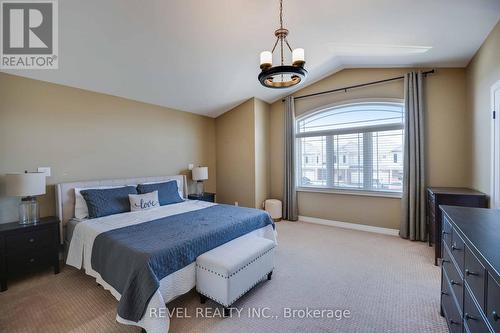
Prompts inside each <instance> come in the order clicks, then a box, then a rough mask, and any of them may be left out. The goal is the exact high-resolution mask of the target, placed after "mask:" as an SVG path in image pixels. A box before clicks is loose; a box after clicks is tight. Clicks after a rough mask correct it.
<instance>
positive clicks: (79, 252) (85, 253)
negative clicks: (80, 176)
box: [66, 200, 276, 333]
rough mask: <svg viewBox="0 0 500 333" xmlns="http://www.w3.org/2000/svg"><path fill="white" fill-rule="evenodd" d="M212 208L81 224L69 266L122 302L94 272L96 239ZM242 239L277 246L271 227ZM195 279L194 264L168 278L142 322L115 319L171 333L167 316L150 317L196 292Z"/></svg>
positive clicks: (174, 208) (177, 207)
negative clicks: (91, 279) (122, 230)
mask: <svg viewBox="0 0 500 333" xmlns="http://www.w3.org/2000/svg"><path fill="white" fill-rule="evenodd" d="M213 205H215V204H213V203H209V202H204V201H196V200H187V201H184V202H181V203H178V204H172V205H166V206H161V207H159V208H157V209H152V210H146V211H139V212H129V213H123V214H116V215H110V216H105V217H100V218H96V219H91V220H85V221H82V222H80V223H78V224H77V225H76V226H75V229H74V231H73V237H72V238H71V242H70V246H69V251H68V257H67V259H66V264H68V265H71V266H74V267H76V268H78V269H80V268H83V269H84V270H85V273H87V274H88V275H90V276H92V277H94V278H95V279H96V281H97V282H98V283H99V284H100V285H102V286H103V287H104V288H105V289H106V290H109V291H110V292H111V294H112V295H113V296H114V297H115V298H116V299H117V300H120V297H121V295H120V293H118V292H117V291H116V290H115V289H114V288H113V287H112V286H110V285H109V284H107V283H106V282H105V281H104V280H103V279H102V278H101V276H100V275H99V273H97V272H96V271H94V270H93V269H92V265H91V258H92V246H93V244H94V240H95V239H96V237H97V236H98V235H99V234H101V233H103V232H106V231H110V230H113V229H117V228H122V227H125V226H130V225H134V224H138V223H143V222H147V221H152V220H155V219H159V218H162V217H166V216H171V215H176V214H180V213H185V212H189V211H194V210H198V209H203V208H206V207H210V206H213ZM241 237H264V238H267V239H270V240H272V241H274V242H276V232H275V231H274V229H273V228H272V226H271V225H268V226H266V227H264V228H261V229H258V230H255V231H253V232H251V233H249V234H246V235H244V236H241ZM195 277H196V274H195V264H194V263H192V264H190V265H188V266H186V267H184V268H182V269H180V270H178V271H176V272H174V273H172V274H170V275H168V276H166V277H165V278H163V279H162V280H161V281H160V287H159V288H158V290H157V291H156V293H155V294H154V295H153V297H151V300H150V301H149V304H148V308H147V310H146V312H145V315H144V317H143V318H142V319H141V320H140V321H139V322H137V323H136V322H132V321H129V320H126V319H123V318H121V317H120V316H118V315H117V316H116V320H117V321H118V322H120V323H122V324H127V325H135V326H139V327H142V328H144V329H145V330H146V331H147V332H148V333H157V332H158V333H160V332H162V333H165V332H168V328H169V319H168V316H165V317H164V318H153V317H150V316H149V314H150V313H151V310H152V309H160V308H165V303H168V302H170V301H171V300H172V299H174V298H176V297H178V296H180V295H182V294H185V293H187V292H188V291H189V290H191V289H192V288H194V286H195ZM153 311H154V310H153ZM155 313H157V312H155Z"/></svg>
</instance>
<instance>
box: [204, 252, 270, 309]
mask: <svg viewBox="0 0 500 333" xmlns="http://www.w3.org/2000/svg"><path fill="white" fill-rule="evenodd" d="M275 248H276V246H273V247H272V248H270V249H269V250H267V251H265V252H264V253H262V254H260V255H259V256H257V257H256V258H255V259H253V260H252V261H250V262H249V263H248V264H246V265H244V266H243V267H241V268H240V269H238V270H237V271H236V272H234V273H232V274H230V275H228V276H227V275H223V274H220V273H218V272H216V271H213V270H211V269H208V268H206V267H203V266H200V265H198V263H196V267H197V268H200V269H203V270H205V271H207V272H210V273H212V274H215V275H217V276H219V277H221V278H223V279H229V278H231V277H232V276H235V275H236V274H237V273H239V272H240V271H242V270H243V269H245V268H246V267H248V266H250V265H251V264H252V263H254V262H256V261H257V259H259V258H261V257H263V256H265V255H266V254H268V253H269V252H271V251H272V250H274V249H275ZM273 270H274V268H273V269H272V270H271V271H269V272H267V273H266V274H264V275H263V276H262V277H261V278H260V279H259V280H257V282H255V283H254V284H253V285H251V286H250V287H249V288H247V289H246V290H245V291H243V292H242V293H241V294H239V295H238V296H237V297H236V298H234V299H233V300H232V301H231V302H230V303H229V304H226V303H224V302H222V301H221V300H219V299H216V298H215V297H213V296H210V295H207V294H205V293H204V292H203V291H201V290H198V289H197V291H198V292H199V293H200V294H202V295H204V296H206V297H208V298H210V299H211V300H213V301H215V302H217V303H219V304H221V305H222V306H224V307H228V306H230V305H231V304H233V303H234V302H236V300H238V299H239V298H240V297H241V296H243V295H244V294H246V293H247V292H248V291H249V290H250V289H252V288H253V287H255V286H256V285H257V284H258V283H260V282H261V281H262V280H263V279H264V278H265V277H266V276H267V275H268V274H269V273H271V272H272V271H273Z"/></svg>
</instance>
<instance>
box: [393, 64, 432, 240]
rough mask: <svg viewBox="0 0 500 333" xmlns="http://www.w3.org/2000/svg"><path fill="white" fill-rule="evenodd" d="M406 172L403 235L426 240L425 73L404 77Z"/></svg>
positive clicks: (404, 177) (403, 201)
mask: <svg viewBox="0 0 500 333" xmlns="http://www.w3.org/2000/svg"><path fill="white" fill-rule="evenodd" d="M404 96H405V120H404V123H405V125H404V147H403V150H404V162H403V163H404V173H403V199H402V202H401V206H402V219H401V228H400V232H399V234H400V236H401V237H403V238H407V239H410V240H419V241H425V239H426V223H425V173H424V162H425V161H424V104H423V87H422V73H421V72H411V73H407V74H406V75H405V78H404Z"/></svg>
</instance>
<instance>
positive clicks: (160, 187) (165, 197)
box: [137, 180, 184, 206]
mask: <svg viewBox="0 0 500 333" xmlns="http://www.w3.org/2000/svg"><path fill="white" fill-rule="evenodd" d="M153 191H158V199H159V200H160V205H161V206H165V205H170V204H174V203H178V202H183V201H184V200H182V198H181V197H180V195H179V188H178V187H177V182H176V181H175V180H170V181H168V182H165V183H154V184H139V185H137V192H138V193H139V194H145V193H149V192H153Z"/></svg>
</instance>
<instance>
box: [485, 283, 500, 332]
mask: <svg viewBox="0 0 500 333" xmlns="http://www.w3.org/2000/svg"><path fill="white" fill-rule="evenodd" d="M486 316H487V317H488V321H489V322H490V325H491V326H492V327H493V329H494V330H495V332H500V285H499V284H498V282H497V281H495V279H493V277H492V276H491V275H490V274H488V292H487V293H486Z"/></svg>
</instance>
